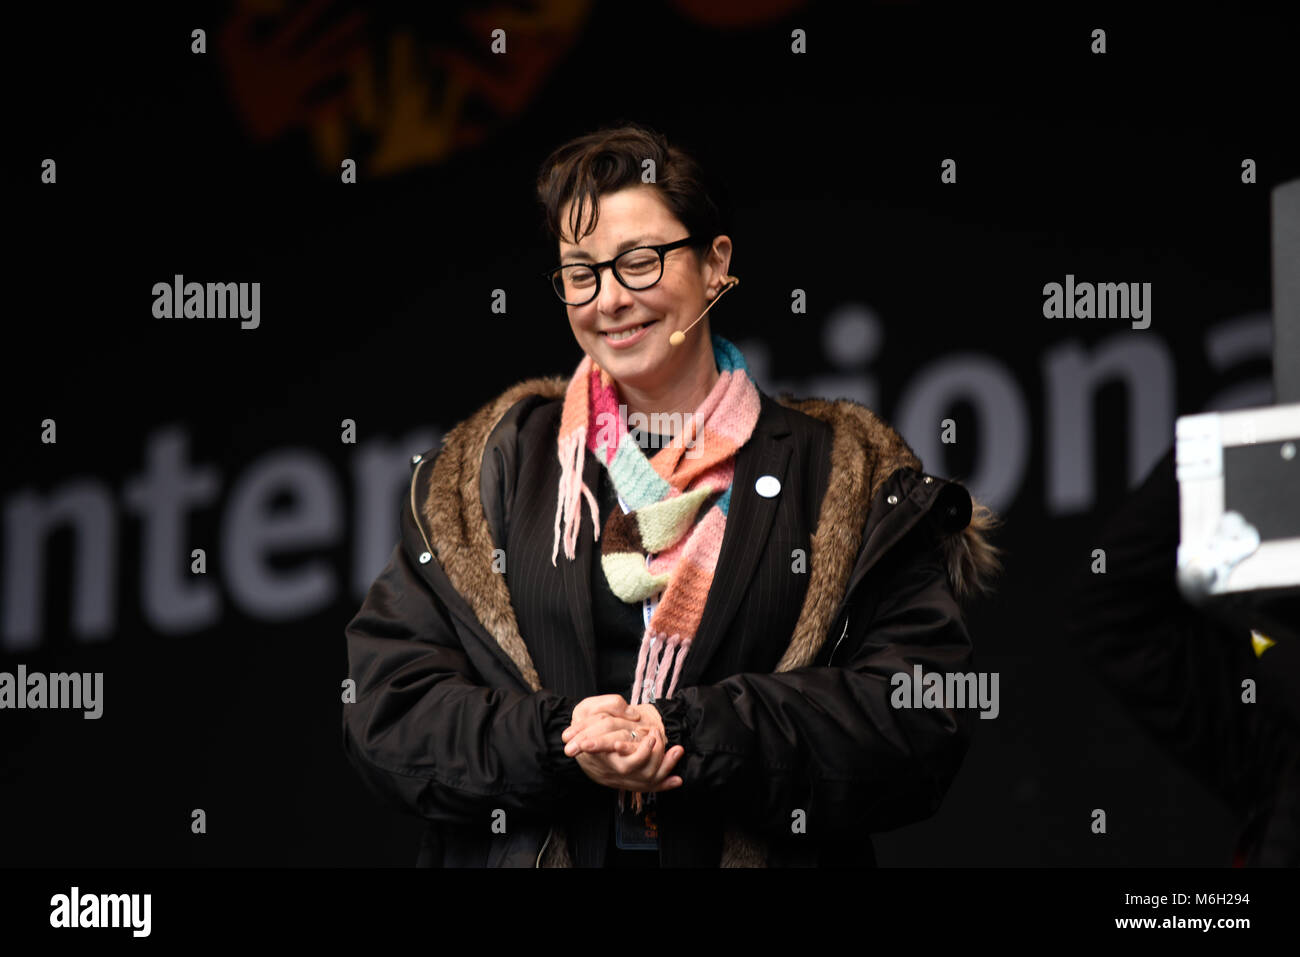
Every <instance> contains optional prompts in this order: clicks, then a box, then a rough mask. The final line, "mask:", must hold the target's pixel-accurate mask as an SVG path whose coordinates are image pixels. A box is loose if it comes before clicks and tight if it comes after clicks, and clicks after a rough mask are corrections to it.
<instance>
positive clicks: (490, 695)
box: [343, 377, 998, 867]
mask: <svg viewBox="0 0 1300 957" xmlns="http://www.w3.org/2000/svg"><path fill="white" fill-rule="evenodd" d="M566 385H567V380H565V379H564V378H561V377H548V378H539V379H531V380H527V381H525V382H520V383H518V384H516V385H515V386H513V387H511V388H510V389H508V390H506V391H505V392H504V393H502V394H501V395H500V396H498V397H497V398H496V399H494V400H493V401H492V402H489V403H488V404H487V405H485V406H483V407H482V408H481V409H480V410H479V411H478V412H476V413H475V414H474V415H473V416H471V417H470V418H469V419H466V420H465V421H464V422H462V423H460V424H459V425H458V426H456V428H454V429H452V430H451V431H450V432H449V433H448V434H447V436H446V437H445V439H444V440H443V443H442V445H441V447H440V448H438V449H436V450H429V451H426V452H424V453H422V454H419V455H415V456H414V457H413V459H412V463H411V466H412V475H411V486H410V493H409V496H407V498H406V500H405V502H404V505H403V509H402V515H401V540H400V541H399V542H398V543H397V545H396V547H395V548H394V549H393V553H392V556H391V558H390V559H389V562H388V564H387V565H386V566H385V568H384V569H383V571H382V572H381V573H380V575H379V577H378V578H377V579H376V580H375V582H374V583H373V585H372V586H371V588H370V590H369V592H368V594H367V595H366V598H365V601H364V603H363V604H362V606H361V609H360V610H359V611H358V612H357V614H356V615H355V617H354V618H353V619H352V620H351V621H350V622H349V623H348V625H347V628H346V638H347V648H348V661H349V671H350V677H351V678H353V679H354V680H355V682H356V692H357V700H356V701H355V703H350V704H345V705H344V715H343V740H344V748H345V751H346V753H347V754H348V756H349V758H350V760H351V761H352V763H353V765H354V766H355V767H356V769H357V771H358V772H359V773H360V774H361V776H362V777H363V779H364V780H365V781H366V782H367V783H368V784H369V786H370V787H371V788H372V789H373V790H374V791H375V792H376V793H377V794H378V795H380V796H382V797H383V798H384V799H385V800H387V801H389V802H391V803H392V804H394V805H396V806H398V807H400V808H402V809H404V810H406V811H408V812H410V813H414V814H417V815H419V816H420V817H422V818H423V819H425V820H426V821H427V822H428V824H429V826H428V828H427V830H426V834H425V839H424V842H423V845H422V847H421V849H420V852H419V855H418V863H420V864H422V865H431V866H489V867H494V866H528V867H531V866H575V865H576V866H601V865H602V864H603V863H604V861H605V854H606V850H607V848H608V845H609V843H610V842H611V840H612V837H611V835H612V815H613V806H614V804H613V797H612V795H613V794H614V792H613V791H611V790H609V789H607V788H604V787H602V786H600V785H597V784H595V783H594V782H593V781H591V780H590V779H589V778H587V776H586V775H585V773H584V772H583V771H582V769H581V768H580V767H579V765H578V763H577V761H576V760H575V759H574V758H570V757H567V756H566V755H565V754H564V743H563V741H562V740H561V737H560V736H561V733H562V732H563V731H564V730H565V728H567V727H568V726H569V723H570V718H571V714H572V711H573V709H574V707H575V706H576V705H577V703H578V702H579V701H580V700H581V699H582V698H584V697H587V696H590V695H592V694H595V684H596V669H595V655H596V652H595V649H596V642H595V636H594V632H593V627H592V616H591V594H590V569H591V564H590V563H591V561H592V560H593V555H595V556H598V555H599V552H598V549H599V547H600V545H599V542H596V541H593V540H592V536H593V528H592V524H591V518H590V515H588V514H586V513H584V514H583V515H582V516H581V520H582V524H581V526H580V528H579V533H578V546H577V556H576V559H575V560H572V561H571V560H569V559H567V558H566V557H565V556H564V554H563V551H562V550H561V551H560V553H559V556H558V558H557V559H556V564H555V565H554V566H553V565H552V564H551V553H552V545H553V529H554V514H555V502H556V497H557V491H558V487H559V485H558V483H559V475H560V463H559V460H558V457H557V455H556V437H557V435H558V429H559V416H560V411H561V408H562V405H563V397H564V389H565V386H566ZM760 395H761V410H760V416H759V420H758V423H757V424H756V426H755V430H754V434H753V436H752V437H751V438H750V440H749V441H748V442H747V443H746V444H745V445H744V446H743V447H742V448H741V449H740V450H739V451H738V452H737V454H736V468H735V479H734V484H733V487H732V498H731V504H730V510H729V513H728V520H727V528H726V533H725V535H724V539H723V543H722V551H721V554H720V555H719V560H718V568H717V571H716V573H715V576H714V581H713V584H712V586H711V588H710V592H709V598H708V602H707V604H706V607H705V612H704V617H703V619H702V620H701V623H700V627H699V630H698V632H697V634H696V637H695V640H694V644H693V646H692V650H691V653H690V654H689V655H688V656H687V658H686V663H685V665H684V667H683V671H682V674H681V676H680V679H679V682H678V687H677V689H676V691H675V692H674V694H673V696H672V697H671V698H661V699H659V700H658V701H657V702H656V705H657V707H658V708H659V710H660V712H661V714H662V716H663V720H664V725H665V731H666V732H667V738H668V740H667V746H668V747H673V746H675V745H678V744H680V745H682V746H683V747H684V749H685V756H684V757H683V759H682V760H681V761H680V762H679V763H678V765H677V767H676V768H675V769H674V773H675V774H678V775H680V776H681V777H682V779H683V785H682V786H681V787H680V788H676V789H673V790H670V791H666V792H660V793H659V794H658V795H657V796H656V797H657V802H658V827H659V841H660V851H659V854H660V863H661V865H662V866H669V867H671V866H705V867H715V866H719V865H721V866H764V865H768V866H791V865H817V864H823V865H826V864H844V865H860V864H872V863H874V855H873V853H872V847H871V841H870V839H869V835H870V834H871V833H872V832H875V831H881V830H886V829H890V828H894V827H898V826H900V825H904V824H908V823H912V822H914V821H918V820H921V819H923V818H925V817H927V816H929V815H931V814H933V813H934V811H935V810H936V809H937V808H938V806H939V803H940V801H941V800H942V798H943V795H944V793H945V792H946V791H947V789H948V786H949V784H950V783H951V781H952V779H953V777H954V775H955V774H956V772H957V770H958V768H959V766H960V764H961V762H962V759H963V756H964V754H965V751H966V748H967V746H968V742H969V737H970V734H971V731H972V728H973V727H974V719H975V717H976V715H975V713H974V711H973V710H972V709H971V708H966V709H962V708H920V709H915V708H913V709H909V708H895V707H893V706H892V705H891V700H890V699H891V693H892V690H893V689H892V688H891V678H892V677H893V676H894V675H895V673H898V672H907V673H909V674H911V673H912V670H913V666H914V665H916V664H920V665H921V666H922V667H923V669H924V671H925V672H926V673H930V672H939V673H943V674H947V673H951V672H959V673H967V672H970V671H971V670H972V669H973V667H974V666H973V663H972V656H971V641H970V637H969V635H968V634H967V631H966V627H965V624H964V622H963V619H962V614H961V608H960V605H959V599H960V598H964V597H966V596H968V595H972V594H975V593H977V592H978V591H980V590H982V589H984V588H986V587H987V585H988V583H989V581H990V580H991V578H992V576H993V575H994V574H995V573H996V570H997V565H998V562H997V558H996V555H995V553H996V551H997V549H996V548H994V547H993V546H991V545H990V544H989V543H988V542H987V540H986V537H985V536H986V533H987V531H988V530H989V529H990V528H991V527H993V525H994V524H995V522H996V520H995V519H994V518H993V516H992V514H991V513H990V512H989V511H988V509H987V508H985V507H984V506H982V505H978V504H974V503H973V502H972V500H971V498H970V495H969V494H968V493H967V491H966V490H965V489H964V488H962V487H961V486H960V485H958V484H956V483H953V482H948V481H944V480H943V479H940V478H938V477H935V476H932V475H929V474H926V473H924V472H923V471H922V470H921V463H920V462H919V460H917V458H916V456H915V455H914V454H913V453H912V451H911V450H910V449H909V448H908V447H907V445H906V444H905V443H904V442H903V441H902V439H901V438H900V437H899V436H898V434H897V433H896V432H894V430H893V429H891V428H890V427H889V426H887V425H885V424H884V423H883V422H882V421H881V420H880V419H878V418H877V417H876V416H875V415H874V414H873V413H871V412H870V411H869V410H868V409H866V408H865V407H863V406H861V405H858V404H857V403H854V402H852V401H850V400H838V401H834V402H830V401H823V400H819V399H804V400H798V399H794V398H791V397H789V396H782V397H781V398H779V399H774V398H772V397H770V396H768V395H766V394H765V393H760ZM599 468H600V464H599V462H597V461H596V458H595V456H591V455H588V456H586V457H585V469H584V479H585V481H586V482H587V484H588V486H589V487H591V488H595V484H596V479H597V477H598V473H597V472H596V470H597V469H599ZM763 475H774V476H776V478H777V479H778V481H779V482H780V491H779V492H778V494H776V495H775V496H773V497H764V496H761V495H759V494H758V493H757V492H756V490H755V482H756V480H757V479H758V477H759V476H763ZM629 684H630V676H629Z"/></svg>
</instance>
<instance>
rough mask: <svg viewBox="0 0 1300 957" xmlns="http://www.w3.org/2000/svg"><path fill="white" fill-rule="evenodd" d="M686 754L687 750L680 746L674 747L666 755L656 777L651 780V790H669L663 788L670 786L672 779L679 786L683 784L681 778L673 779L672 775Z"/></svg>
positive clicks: (655, 774) (656, 772)
mask: <svg viewBox="0 0 1300 957" xmlns="http://www.w3.org/2000/svg"><path fill="white" fill-rule="evenodd" d="M685 754H686V749H685V748H683V747H682V746H681V745H680V744H678V745H674V746H673V747H672V748H670V749H669V750H668V752H667V753H666V754H665V755H664V759H663V761H662V762H660V764H659V767H658V769H656V771H655V773H654V776H653V777H652V778H651V782H650V783H651V790H655V791H658V790H667V788H665V787H662V785H666V784H668V783H669V780H670V779H671V780H675V781H676V782H677V784H679V785H680V784H681V781H682V779H681V778H680V777H673V776H672V775H673V768H675V767H676V766H677V762H678V761H680V760H681V759H682V757H683V755H685Z"/></svg>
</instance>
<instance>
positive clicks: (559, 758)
mask: <svg viewBox="0 0 1300 957" xmlns="http://www.w3.org/2000/svg"><path fill="white" fill-rule="evenodd" d="M578 700H579V699H577V698H568V697H564V696H562V695H557V696H556V698H555V701H556V704H555V706H554V707H553V708H552V709H551V714H550V717H549V718H548V719H547V722H546V758H547V770H548V771H549V772H551V773H552V774H554V775H555V777H556V779H557V780H559V781H560V782H562V783H564V784H566V785H569V786H579V785H581V784H582V783H583V782H584V781H585V782H590V781H591V778H589V777H587V773H586V772H585V771H583V770H582V767H581V766H580V765H579V764H578V760H577V758H571V757H569V756H568V755H567V754H565V753H564V746H565V741H564V739H563V738H561V737H560V736H561V735H562V734H564V732H565V730H566V729H568V727H569V725H571V724H572V723H573V709H574V708H576V707H577V706H578ZM593 783H594V782H593Z"/></svg>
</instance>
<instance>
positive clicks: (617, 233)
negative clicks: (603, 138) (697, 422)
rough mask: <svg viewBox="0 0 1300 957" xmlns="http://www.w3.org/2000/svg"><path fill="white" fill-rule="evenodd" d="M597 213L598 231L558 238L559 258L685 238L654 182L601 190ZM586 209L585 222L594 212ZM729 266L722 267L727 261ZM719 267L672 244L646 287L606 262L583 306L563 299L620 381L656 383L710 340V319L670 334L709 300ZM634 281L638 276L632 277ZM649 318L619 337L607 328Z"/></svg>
mask: <svg viewBox="0 0 1300 957" xmlns="http://www.w3.org/2000/svg"><path fill="white" fill-rule="evenodd" d="M599 203H600V216H599V219H598V221H597V223H596V228H595V230H594V231H593V232H591V233H589V234H588V235H586V236H585V237H583V239H582V241H581V242H580V243H578V244H576V245H575V244H573V243H571V242H565V241H563V240H562V241H561V242H560V262H561V263H562V264H565V265H567V264H569V263H596V262H604V261H606V260H608V259H613V258H614V257H615V256H617V255H618V254H619V253H621V252H623V251H624V250H627V249H630V248H631V247H633V246H651V245H659V244H661V243H671V242H675V241H676V240H679V239H684V238H685V237H686V235H687V230H686V227H685V226H683V225H682V224H681V222H680V221H679V220H678V219H677V218H676V217H675V216H674V215H673V214H672V212H670V211H669V209H668V207H667V206H665V205H664V203H663V201H662V200H661V199H660V198H659V195H658V192H657V191H656V189H655V188H654V187H653V186H650V185H649V184H637V185H635V186H629V187H628V188H626V189H622V190H619V191H618V192H614V193H607V194H605V195H604V196H601V197H600V200H599ZM571 209H572V202H570V203H568V204H566V205H565V207H564V209H563V211H562V215H561V219H560V221H561V222H562V223H565V224H568V223H569V216H570V211H571ZM590 216H591V211H590V208H588V209H586V210H584V217H585V220H586V221H584V223H582V224H580V228H581V227H582V226H585V225H587V222H588V221H589V220H590ZM724 268H725V267H724ZM715 272H716V273H717V274H718V275H719V276H720V275H721V272H722V269H721V268H717V267H716V266H715V267H714V268H710V267H709V266H708V265H702V264H701V262H700V259H699V253H698V252H697V251H696V250H694V249H692V248H691V247H679V248H678V249H671V250H669V251H668V252H666V253H665V254H664V270H663V276H662V278H660V280H659V282H658V283H656V284H655V285H653V286H651V287H650V288H649V289H642V290H637V291H634V290H631V289H628V288H627V287H626V286H624V285H623V284H622V283H620V282H619V281H618V280H617V279H615V278H614V275H613V270H612V268H610V267H608V266H606V267H605V268H604V269H602V270H601V275H600V293H599V294H598V295H597V296H596V298H594V299H593V300H592V301H591V302H588V303H586V304H585V305H581V306H566V307H565V308H566V310H567V311H568V314H569V325H570V326H571V327H572V329H573V335H574V337H575V338H576V339H577V340H578V345H580V346H581V347H582V350H583V352H585V353H587V355H589V356H591V357H592V359H593V360H595V362H596V364H597V365H599V366H600V367H601V368H602V369H604V370H605V371H606V372H608V373H609V374H610V375H611V376H613V377H614V379H616V380H617V381H619V382H620V383H627V384H629V385H631V386H633V387H634V388H637V389H645V390H653V389H656V388H658V387H659V386H660V385H662V383H664V382H665V381H668V380H671V379H672V378H673V376H674V375H675V374H677V373H680V372H681V370H683V369H686V368H689V367H690V366H691V359H692V358H694V356H695V350H698V349H701V348H703V349H707V350H709V353H710V355H712V348H713V347H712V343H711V342H710V341H709V337H708V336H707V335H703V334H702V333H703V331H704V330H706V329H707V325H706V323H707V321H708V320H707V319H706V320H705V321H704V322H702V323H700V324H699V325H697V326H696V327H695V328H694V329H692V330H691V332H690V333H688V334H687V337H686V341H685V342H684V343H682V344H681V345H679V346H673V345H671V344H670V343H669V341H668V337H669V336H671V335H672V334H673V332H674V331H676V330H678V329H685V328H686V327H687V326H689V325H690V324H691V323H692V322H694V321H695V319H696V318H698V317H699V315H700V313H701V312H703V311H704V308H705V307H706V306H707V305H708V297H707V290H708V284H709V282H711V281H714V280H715V279H716V277H715V276H714V273H715ZM628 278H629V281H634V280H633V279H632V277H628ZM642 323H648V324H649V325H648V327H647V328H645V329H643V330H641V331H640V332H638V333H636V334H635V335H633V336H632V337H631V338H629V339H628V340H627V341H626V343H625V344H622V345H620V344H619V343H618V342H617V341H613V340H611V339H610V338H609V337H608V336H607V335H606V333H607V332H609V331H612V330H622V329H627V328H629V327H633V326H637V325H640V324H642Z"/></svg>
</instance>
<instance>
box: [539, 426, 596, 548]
mask: <svg viewBox="0 0 1300 957" xmlns="http://www.w3.org/2000/svg"><path fill="white" fill-rule="evenodd" d="M586 446H587V428H586V426H582V427H580V428H578V429H577V430H575V431H574V433H573V434H572V435H569V436H566V437H565V438H564V439H563V440H562V441H561V442H560V450H559V456H560V495H559V498H558V499H557V501H556V503H555V541H554V544H552V545H551V565H552V567H554V566H555V559H556V555H557V553H558V552H559V548H560V538H561V534H560V520H561V516H563V520H564V534H563V538H564V554H565V557H566V558H569V559H573V558H575V557H576V554H577V553H576V552H575V551H574V549H575V548H576V546H577V544H578V525H579V524H580V522H581V518H582V503H581V502H580V501H579V496H581V495H585V496H586V497H587V505H588V507H589V508H590V509H591V526H592V528H591V532H592V535H591V537H592V541H596V540H597V539H599V538H600V509H599V507H598V506H597V505H596V496H595V495H593V494H592V492H591V489H589V488H588V487H587V483H586V482H584V481H583V480H582V468H583V453H584V452H585V451H586Z"/></svg>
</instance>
